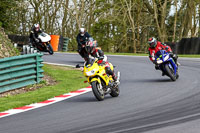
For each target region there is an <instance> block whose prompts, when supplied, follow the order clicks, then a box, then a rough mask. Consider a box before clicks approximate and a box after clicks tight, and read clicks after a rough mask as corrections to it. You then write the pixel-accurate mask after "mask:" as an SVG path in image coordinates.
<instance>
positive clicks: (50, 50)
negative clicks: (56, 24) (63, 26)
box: [47, 43, 53, 55]
mask: <svg viewBox="0 0 200 133" xmlns="http://www.w3.org/2000/svg"><path fill="white" fill-rule="evenodd" d="M47 47H48V52H49V54H50V55H52V54H53V48H52V46H51V44H50V43H49V44H48V45H47Z"/></svg>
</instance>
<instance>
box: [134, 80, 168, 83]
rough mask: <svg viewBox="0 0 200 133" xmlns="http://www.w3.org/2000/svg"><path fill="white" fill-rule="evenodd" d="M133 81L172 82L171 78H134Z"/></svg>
mask: <svg viewBox="0 0 200 133" xmlns="http://www.w3.org/2000/svg"><path fill="white" fill-rule="evenodd" d="M134 82H141V83H144V82H146V83H152V82H154V83H156V82H157V83H160V82H172V81H171V79H136V80H134Z"/></svg>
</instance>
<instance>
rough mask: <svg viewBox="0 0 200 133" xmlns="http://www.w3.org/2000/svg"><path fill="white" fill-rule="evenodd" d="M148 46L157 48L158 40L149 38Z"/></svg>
mask: <svg viewBox="0 0 200 133" xmlns="http://www.w3.org/2000/svg"><path fill="white" fill-rule="evenodd" d="M148 44H149V46H150V47H151V48H155V47H156V45H157V40H156V38H154V37H151V38H149V40H148Z"/></svg>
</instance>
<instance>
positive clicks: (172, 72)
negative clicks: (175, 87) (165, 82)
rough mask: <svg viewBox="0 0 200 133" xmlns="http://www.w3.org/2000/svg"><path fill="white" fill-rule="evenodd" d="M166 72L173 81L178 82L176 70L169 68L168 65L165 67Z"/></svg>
mask: <svg viewBox="0 0 200 133" xmlns="http://www.w3.org/2000/svg"><path fill="white" fill-rule="evenodd" d="M165 70H166V71H167V73H168V76H169V77H170V78H171V80H172V81H176V76H175V75H174V69H171V68H169V66H168V64H166V65H165Z"/></svg>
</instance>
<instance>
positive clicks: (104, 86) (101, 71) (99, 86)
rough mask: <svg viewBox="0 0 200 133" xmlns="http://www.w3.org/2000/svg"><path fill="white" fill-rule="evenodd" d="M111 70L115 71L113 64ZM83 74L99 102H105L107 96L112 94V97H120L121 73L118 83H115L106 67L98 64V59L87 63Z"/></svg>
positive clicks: (118, 74)
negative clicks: (107, 72)
mask: <svg viewBox="0 0 200 133" xmlns="http://www.w3.org/2000/svg"><path fill="white" fill-rule="evenodd" d="M110 68H111V70H112V71H113V69H114V67H113V65H112V64H111V63H110ZM83 74H84V76H86V77H87V82H88V83H89V84H90V85H91V86H92V91H93V94H94V96H95V97H96V99H97V100H99V101H102V100H104V96H105V95H106V94H110V95H111V96H112V97H117V96H118V95H119V92H120V91H119V84H120V72H118V73H117V81H116V82H114V80H113V78H112V76H111V75H107V74H106V71H105V65H101V64H98V59H90V60H89V61H88V62H85V64H84V69H83Z"/></svg>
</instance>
